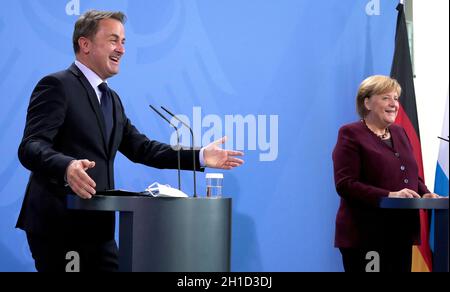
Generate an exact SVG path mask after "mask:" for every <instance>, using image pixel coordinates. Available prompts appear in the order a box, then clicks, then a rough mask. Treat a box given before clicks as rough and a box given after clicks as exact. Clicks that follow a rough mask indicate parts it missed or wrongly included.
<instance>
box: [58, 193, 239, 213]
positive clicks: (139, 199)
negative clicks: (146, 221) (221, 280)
mask: <svg viewBox="0 0 450 292" xmlns="http://www.w3.org/2000/svg"><path fill="white" fill-rule="evenodd" d="M149 204H151V205H154V206H157V205H158V206H162V207H166V206H169V205H170V206H183V207H186V208H190V207H192V206H194V205H197V206H198V205H205V206H206V205H207V206H211V207H213V206H216V207H220V206H222V205H224V204H231V198H224V197H220V198H207V197H196V198H194V197H187V198H169V197H151V196H143V195H139V193H136V195H135V196H133V193H131V192H128V194H126V195H124V196H120V195H114V196H105V195H101V194H97V195H95V196H93V197H92V199H82V198H80V197H78V196H77V195H67V208H69V209H73V210H91V211H131V212H135V211H139V210H143V209H145V208H146V207H148V206H149Z"/></svg>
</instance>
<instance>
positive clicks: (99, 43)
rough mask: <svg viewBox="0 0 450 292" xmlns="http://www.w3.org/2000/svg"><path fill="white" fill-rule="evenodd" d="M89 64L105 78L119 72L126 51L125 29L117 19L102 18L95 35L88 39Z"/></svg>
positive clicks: (87, 55)
mask: <svg viewBox="0 0 450 292" xmlns="http://www.w3.org/2000/svg"><path fill="white" fill-rule="evenodd" d="M86 49H87V50H86V51H85V52H86V53H87V54H86V57H87V58H86V59H87V60H86V61H87V62H88V64H85V65H87V66H88V67H89V68H90V69H91V70H92V71H94V72H95V73H97V75H98V76H99V77H100V78H102V79H103V80H105V79H107V78H109V77H111V76H113V75H115V74H117V73H118V72H119V63H120V59H121V57H122V56H123V54H124V53H125V29H124V27H123V25H122V23H121V22H120V21H118V20H116V19H112V18H108V19H102V20H100V22H99V27H98V31H97V33H96V34H95V36H94V37H93V38H92V39H91V40H88V41H87V47H86Z"/></svg>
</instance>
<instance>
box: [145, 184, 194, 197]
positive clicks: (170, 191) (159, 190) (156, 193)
mask: <svg viewBox="0 0 450 292" xmlns="http://www.w3.org/2000/svg"><path fill="white" fill-rule="evenodd" d="M145 191H146V192H149V194H150V195H152V196H153V197H176V198H187V197H188V195H186V194H185V193H183V192H182V191H180V190H178V189H174V188H172V187H170V186H169V185H163V184H160V183H158V182H154V183H152V184H151V185H149V186H148V187H147V188H146V189H145Z"/></svg>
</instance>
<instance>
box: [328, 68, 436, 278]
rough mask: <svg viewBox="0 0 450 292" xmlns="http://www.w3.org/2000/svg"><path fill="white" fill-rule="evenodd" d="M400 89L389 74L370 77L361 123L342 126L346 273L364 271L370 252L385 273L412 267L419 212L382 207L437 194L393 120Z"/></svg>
mask: <svg viewBox="0 0 450 292" xmlns="http://www.w3.org/2000/svg"><path fill="white" fill-rule="evenodd" d="M400 93H401V88H400V85H399V84H398V82H397V81H396V80H394V79H391V78H389V77H386V76H379V75H377V76H371V77H369V78H367V79H365V80H364V81H363V82H362V83H361V85H360V87H359V90H358V94H357V97H356V106H357V111H358V114H359V115H360V117H361V120H360V121H357V122H354V123H351V124H348V125H345V126H343V127H342V128H341V129H340V130H339V136H338V140H337V144H336V146H335V148H334V151H333V164H334V178H335V184H336V190H337V192H338V194H339V196H340V197H341V202H340V206H339V210H338V212H337V216H336V235H335V246H336V247H338V248H339V249H340V251H341V254H342V259H343V264H344V269H345V271H365V267H366V265H367V264H368V263H369V261H370V260H369V259H370V257H369V258H368V259H366V255H367V253H368V252H369V251H376V252H377V253H378V254H379V261H380V270H381V271H410V270H411V253H412V245H413V244H415V243H418V240H419V229H420V222H419V213H418V211H417V210H387V209H379V208H377V205H378V202H379V200H380V199H381V198H383V197H400V198H420V197H421V196H424V197H437V195H435V194H432V193H430V191H429V190H428V189H427V187H426V186H425V184H424V182H423V181H422V179H421V178H420V177H419V172H418V167H417V163H416V161H415V159H414V155H413V149H412V146H411V143H410V141H409V139H408V136H407V135H406V132H405V130H404V129H403V128H402V127H400V126H398V125H395V124H394V121H395V118H396V117H397V113H398V110H399V101H398V98H399V96H400Z"/></svg>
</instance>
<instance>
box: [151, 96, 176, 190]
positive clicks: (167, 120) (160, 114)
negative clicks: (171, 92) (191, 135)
mask: <svg viewBox="0 0 450 292" xmlns="http://www.w3.org/2000/svg"><path fill="white" fill-rule="evenodd" d="M150 108H151V109H152V110H154V111H155V112H156V113H157V114H158V115H159V116H160V117H161V118H163V119H164V120H165V121H166V122H168V123H169V125H171V126H172V127H173V128H174V129H175V132H176V133H177V156H178V189H179V190H180V191H181V177H180V170H181V157H180V148H181V147H180V134H179V133H178V128H177V127H176V126H175V125H174V124H172V123H171V122H170V121H169V119H167V118H166V117H165V116H164V115H163V114H162V113H160V112H159V111H158V110H157V109H156V108H154V107H153V106H152V105H151V104H150Z"/></svg>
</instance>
